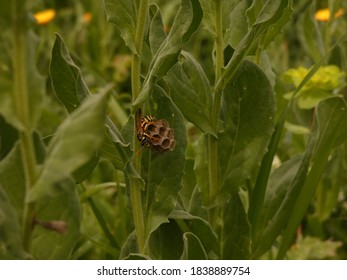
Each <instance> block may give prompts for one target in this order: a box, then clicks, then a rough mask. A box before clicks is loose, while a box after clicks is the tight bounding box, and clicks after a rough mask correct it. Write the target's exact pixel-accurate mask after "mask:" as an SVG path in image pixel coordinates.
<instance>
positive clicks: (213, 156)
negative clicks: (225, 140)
mask: <svg viewBox="0 0 347 280" xmlns="http://www.w3.org/2000/svg"><path fill="white" fill-rule="evenodd" d="M214 4H215V6H214V8H215V15H214V18H215V31H216V42H215V44H216V65H215V67H216V68H215V75H216V76H215V80H216V83H217V81H218V80H219V79H220V77H221V76H222V67H223V60H224V58H223V29H222V28H223V27H222V1H221V0H216V1H215V3H214ZM215 97H216V94H215V96H214V104H213V108H212V125H213V128H214V130H215V131H217V124H218V117H219V107H220V106H219V104H216V102H218V103H220V100H219V99H218V98H217V99H216V98H215ZM216 108H218V110H216ZM208 156H209V163H208V164H209V185H210V203H213V201H214V199H215V198H216V196H217V193H218V168H217V167H218V145H217V139H216V138H215V137H214V136H212V135H209V136H208Z"/></svg>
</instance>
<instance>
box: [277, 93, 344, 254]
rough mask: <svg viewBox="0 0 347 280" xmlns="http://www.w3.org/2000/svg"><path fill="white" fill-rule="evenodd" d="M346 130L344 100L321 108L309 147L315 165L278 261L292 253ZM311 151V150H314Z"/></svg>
mask: <svg viewBox="0 0 347 280" xmlns="http://www.w3.org/2000/svg"><path fill="white" fill-rule="evenodd" d="M346 128H347V106H346V103H345V101H344V100H343V99H342V98H340V97H333V98H329V99H326V100H324V101H323V102H321V103H320V104H319V105H318V107H317V110H316V112H315V118H314V123H313V128H312V137H311V139H310V142H309V144H308V145H311V146H313V156H312V162H311V163H310V169H309V170H308V173H307V178H306V180H305V181H304V182H303V185H302V186H301V188H300V193H299V195H298V197H297V200H296V201H295V204H294V205H293V207H294V208H293V211H292V213H291V215H290V217H289V221H288V225H287V227H286V229H285V232H284V234H283V239H282V243H281V246H280V248H279V252H278V255H277V258H283V257H284V254H285V252H286V251H287V250H288V248H289V246H290V243H291V240H292V237H293V235H294V234H295V231H296V229H297V227H298V226H299V224H300V222H301V220H302V218H303V216H304V215H305V213H306V210H307V208H308V206H309V203H310V201H311V199H312V197H313V195H314V193H315V191H316V189H317V185H318V183H319V180H320V178H321V176H322V174H323V171H324V168H325V166H326V164H327V162H328V158H329V155H330V153H331V150H332V149H333V148H334V147H335V146H336V145H337V144H341V143H344V142H346V141H347V133H346ZM337 139H338V140H337ZM308 150H310V147H309V148H308Z"/></svg>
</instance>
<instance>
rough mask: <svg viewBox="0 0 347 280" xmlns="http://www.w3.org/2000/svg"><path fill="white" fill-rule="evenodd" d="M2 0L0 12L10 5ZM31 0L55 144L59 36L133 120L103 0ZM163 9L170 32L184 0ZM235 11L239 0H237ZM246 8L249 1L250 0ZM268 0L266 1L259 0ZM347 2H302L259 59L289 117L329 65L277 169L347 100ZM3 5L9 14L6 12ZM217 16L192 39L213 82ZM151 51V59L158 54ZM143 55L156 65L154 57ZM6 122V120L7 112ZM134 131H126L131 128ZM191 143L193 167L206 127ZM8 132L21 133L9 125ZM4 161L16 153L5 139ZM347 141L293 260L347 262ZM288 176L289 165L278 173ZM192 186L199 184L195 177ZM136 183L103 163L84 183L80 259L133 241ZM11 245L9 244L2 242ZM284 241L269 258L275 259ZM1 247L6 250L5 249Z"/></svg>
mask: <svg viewBox="0 0 347 280" xmlns="http://www.w3.org/2000/svg"><path fill="white" fill-rule="evenodd" d="M6 2H8V1H2V3H1V4H0V8H1V7H2V6H4V5H7V4H6ZM27 2H28V10H29V11H31V15H30V17H31V21H30V24H31V29H32V31H33V32H32V33H31V35H30V36H31V39H30V40H31V41H32V42H35V44H38V47H37V52H36V53H35V54H33V53H32V54H31V56H32V57H30V58H29V59H31V60H32V61H33V62H34V64H35V66H36V68H37V69H38V73H39V78H40V79H41V81H42V83H43V86H44V92H45V94H44V98H43V105H42V109H41V113H40V119H39V121H38V124H37V130H38V131H39V132H40V134H41V136H42V138H43V139H44V140H45V142H46V143H48V142H49V140H50V139H51V137H52V135H53V134H54V133H55V131H56V130H57V128H58V127H59V125H60V124H61V123H62V122H63V121H64V119H65V118H66V116H67V112H66V110H65V109H64V107H63V106H62V105H61V104H60V102H59V101H57V99H56V97H55V94H54V92H53V89H52V85H51V80H50V76H49V70H48V69H49V63H50V60H51V52H50V50H51V49H52V47H53V43H54V33H55V32H57V33H59V34H60V35H61V37H62V38H64V41H65V44H66V46H68V49H69V52H70V55H71V58H72V59H73V61H74V62H75V63H76V64H77V66H78V67H79V68H80V69H81V71H82V74H83V77H84V80H85V82H86V84H87V85H88V87H89V89H90V91H91V92H97V93H98V92H104V91H108V90H110V91H111V96H110V100H109V107H108V116H109V117H110V118H111V119H112V121H113V122H114V124H115V125H116V126H117V127H118V128H119V129H122V128H124V125H125V124H126V123H127V121H128V115H129V114H130V105H131V84H130V73H131V54H130V52H129V50H128V48H127V47H126V45H125V44H124V41H123V39H122V38H121V37H120V33H119V30H117V28H115V27H114V26H113V25H112V24H110V23H108V22H107V21H106V13H105V7H104V3H103V1H87V0H83V1H73V0H45V1H44V0H32V1H27ZM150 2H152V3H156V4H158V6H159V7H160V9H161V13H162V17H163V22H164V26H165V29H166V31H167V32H168V31H169V30H170V27H171V26H172V24H173V20H174V17H175V15H176V13H177V9H178V7H179V5H180V3H181V1H180V0H171V1H165V0H157V1H155V0H153V1H150ZM232 2H233V4H232V5H231V8H235V7H236V6H237V4H238V3H237V2H238V1H232ZM243 2H244V3H245V5H246V4H247V1H243ZM254 2H256V3H258V5H262V2H264V1H254ZM346 5H347V4H346V1H342V0H329V1H328V0H326V1H318V0H317V1H299V0H296V1H293V14H292V18H291V20H290V22H289V23H288V24H286V25H285V28H284V29H283V32H282V33H281V34H279V35H278V36H277V37H276V39H275V40H274V41H273V42H272V43H271V44H269V46H268V47H267V49H266V52H262V53H261V54H260V55H254V56H253V57H252V58H251V59H252V60H253V61H255V62H256V63H257V64H258V65H259V66H260V67H261V68H262V70H263V71H264V72H265V73H266V75H267V78H268V79H269V81H270V82H271V85H272V86H273V87H274V88H275V94H276V105H277V110H276V113H277V114H279V113H280V112H281V111H282V109H283V108H284V107H285V106H286V104H288V100H289V99H290V98H291V97H292V94H293V91H294V90H295V89H296V88H297V87H298V86H299V85H300V83H301V82H302V81H303V79H304V78H305V76H306V75H307V73H308V72H309V71H310V69H312V67H314V65H316V64H318V63H319V64H320V67H319V69H318V70H317V71H316V73H315V74H314V75H313V76H312V78H311V79H310V80H309V81H308V82H307V83H306V84H305V86H304V87H303V88H302V89H301V90H300V91H299V92H298V93H297V95H296V97H295V99H294V102H293V103H292V104H291V107H290V111H289V114H288V118H287V119H286V123H285V129H284V132H283V134H282V136H281V142H280V145H279V147H278V150H277V153H276V161H274V167H273V172H276V170H277V171H278V170H280V169H279V168H280V166H281V165H282V164H283V163H284V162H286V161H287V160H289V159H292V158H293V157H294V156H295V155H297V154H301V153H303V152H304V151H305V148H306V144H307V140H308V135H309V132H310V129H311V126H312V120H313V114H314V111H315V109H316V106H317V104H318V103H319V102H320V101H322V100H324V99H326V98H329V97H331V96H335V95H339V96H342V97H343V98H344V99H345V100H346V98H347V88H346V85H347V83H346V71H347V64H346V61H347V40H346V37H344V36H346V30H347V13H346V9H347V6H346ZM1 10H6V9H5V8H4V9H1ZM0 25H1V26H8V21H7V19H6V16H5V15H2V14H0ZM208 28H209V25H208V22H206V19H204V20H203V25H201V26H200V27H199V29H198V31H197V32H196V33H195V34H194V35H193V36H192V38H191V39H190V40H189V41H188V42H186V43H185V44H184V50H186V51H188V52H190V53H191V54H192V55H193V56H194V58H195V59H196V60H197V61H199V63H200V65H201V66H202V68H203V69H204V72H205V73H206V75H207V78H208V80H209V81H210V82H211V83H212V84H213V81H214V79H215V76H214V70H213V69H214V67H213V63H214V61H213V59H214V58H213V56H212V55H211V54H213V53H214V51H215V50H214V41H213V38H212V37H211V35H210V33H209V32H208ZM228 32H230V33H232V34H231V35H230V34H229V35H226V36H230V38H236V37H237V36H236V35H237V34H239V35H238V37H239V38H242V36H244V35H245V34H246V32H247V23H246V22H244V26H242V25H240V26H235V29H233V30H228ZM10 36H11V34H10V30H9V29H6V30H5V29H4V32H2V34H1V35H0V58H1V59H0V63H1V65H0V68H1V69H0V91H1V92H0V102H3V106H1V105H0V108H1V109H2V110H5V109H4V108H5V105H4V104H5V101H4V100H2V97H1V95H2V92H6V91H10V90H11V87H12V85H11V81H12V74H11V72H12V67H11V66H10V65H11V62H10V61H11V57H12V54H11V44H10V43H9V42H10V41H11V40H10ZM229 43H230V44H229V46H227V47H226V48H225V50H224V55H225V60H226V61H227V60H228V59H229V58H230V57H231V55H232V53H233V48H235V46H236V42H235V43H234V45H233V41H232V40H230V41H229ZM144 52H145V53H146V52H149V50H148V49H144ZM148 57H149V56H148ZM144 58H145V60H144V61H143V65H144V68H145V69H146V68H148V67H149V63H150V61H149V58H148V61H146V55H144ZM0 120H1V122H2V124H1V127H2V128H3V127H5V126H6V125H7V124H6V121H5V120H4V118H3V117H1V118H0ZM125 129H126V128H125ZM187 130H188V144H187V152H186V154H187V163H186V172H191V171H192V170H193V165H194V162H193V160H194V144H195V143H196V141H197V139H198V138H199V136H200V134H201V132H200V131H199V130H198V129H197V128H196V127H195V126H193V125H192V124H191V123H188V122H187ZM5 131H6V135H9V134H11V133H12V134H14V135H16V133H17V132H16V131H15V129H13V128H9V127H7V128H6V130H3V131H2V133H3V132H5ZM1 137H2V138H0V140H1V142H0V144H1V153H0V160H3V159H4V158H5V157H6V156H7V155H8V153H9V152H10V150H11V146H6V141H4V139H5V138H4V136H3V135H1ZM346 170H347V144H346V142H345V143H343V144H342V145H340V146H339V147H337V148H336V149H334V151H333V152H332V154H331V155H330V156H329V160H328V165H327V168H326V169H325V171H324V174H323V176H322V179H321V180H320V182H319V186H318V189H317V192H316V193H315V195H314V199H313V200H312V202H311V203H310V206H309V209H308V211H307V214H306V215H305V217H304V220H303V222H302V223H301V225H300V228H299V230H298V231H297V235H296V240H295V242H294V243H293V246H292V247H291V249H290V250H289V252H288V258H292V259H346V258H347V254H346V252H347V230H346V229H347V172H346ZM278 172H280V171H278ZM184 180H187V181H196V178H195V176H194V175H192V176H185V177H184V178H183V181H184ZM190 184H192V182H190ZM125 185H126V182H125V180H124V177H123V175H122V174H121V172H119V171H116V170H115V169H114V168H113V167H112V165H111V164H110V162H109V161H107V160H100V161H99V162H98V164H97V165H96V167H95V169H94V170H93V172H92V173H91V174H90V175H89V176H88V178H87V180H85V181H84V182H83V184H81V185H80V186H79V187H78V191H79V193H80V201H81V205H82V213H83V215H82V217H83V218H82V224H81V232H82V237H81V238H80V239H79V240H78V243H77V244H76V245H75V247H74V250H73V253H72V254H71V258H73V259H107V258H114V256H119V255H120V246H121V245H122V244H124V242H125V241H126V240H127V238H129V234H130V233H131V231H132V229H133V224H132V222H131V221H132V216H131V212H130V210H129V208H128V207H127V206H128V205H127V204H128V200H127V192H126V189H125ZM95 209H98V210H97V211H99V214H100V215H101V216H102V217H103V222H101V223H106V224H107V225H108V227H109V230H110V233H111V234H112V235H113V236H114V240H116V244H117V245H116V246H113V247H112V246H110V245H109V239H108V238H107V236H105V231H104V229H103V227H102V225H101V224H100V220H98V214H96V213H95ZM0 244H1V242H0ZM276 250H277V249H276V248H275V246H273V247H272V249H271V250H269V251H268V252H267V253H265V254H264V255H263V256H262V258H266V259H268V258H274V254H275V253H276ZM0 253H1V250H0Z"/></svg>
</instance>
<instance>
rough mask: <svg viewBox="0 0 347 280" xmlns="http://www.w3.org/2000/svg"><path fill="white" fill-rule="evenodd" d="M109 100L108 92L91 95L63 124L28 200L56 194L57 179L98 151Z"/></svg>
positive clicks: (65, 176)
mask: <svg viewBox="0 0 347 280" xmlns="http://www.w3.org/2000/svg"><path fill="white" fill-rule="evenodd" d="M107 101H108V95H107V94H100V95H94V96H90V97H89V98H88V99H87V100H86V101H85V102H84V103H83V104H82V105H81V106H80V107H79V108H78V109H77V110H76V111H74V112H73V113H72V114H71V115H70V116H69V117H68V118H67V119H66V120H65V121H64V122H63V123H62V124H61V125H60V127H59V128H58V130H57V132H56V134H55V135H54V137H53V139H52V140H51V142H50V143H49V146H48V150H47V157H46V159H45V162H44V164H43V167H42V171H41V174H40V176H39V179H38V180H37V182H36V183H35V185H34V187H33V188H32V190H31V191H30V193H29V194H28V197H27V202H29V201H36V200H37V199H39V198H42V197H44V196H46V195H52V194H54V193H55V192H56V188H55V184H56V183H57V182H59V181H61V180H65V179H66V178H68V177H69V176H70V175H71V174H72V173H73V172H74V171H75V170H77V168H79V167H81V166H82V165H83V164H84V163H86V162H87V161H88V160H90V158H91V157H92V156H93V155H94V154H95V153H96V151H97V149H98V148H99V146H100V144H101V143H102V140H103V137H102V136H103V132H104V118H105V113H106V107H107Z"/></svg>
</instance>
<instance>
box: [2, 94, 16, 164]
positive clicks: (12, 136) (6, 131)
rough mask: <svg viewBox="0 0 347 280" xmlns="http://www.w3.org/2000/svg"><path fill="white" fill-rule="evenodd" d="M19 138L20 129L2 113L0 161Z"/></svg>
mask: <svg viewBox="0 0 347 280" xmlns="http://www.w3.org/2000/svg"><path fill="white" fill-rule="evenodd" d="M0 102H1V101H0ZM17 140H18V131H17V130H16V129H15V128H14V127H13V126H11V125H10V124H8V123H7V122H6V120H5V119H4V117H3V116H2V115H0V161H1V160H2V159H3V158H4V157H5V156H6V155H7V154H8V153H9V152H10V151H11V149H12V148H13V146H14V144H15V143H16V141H17Z"/></svg>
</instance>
